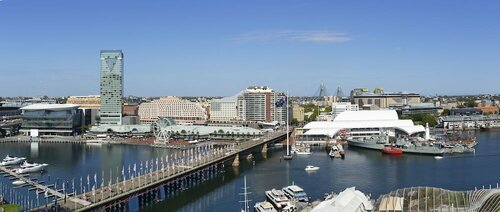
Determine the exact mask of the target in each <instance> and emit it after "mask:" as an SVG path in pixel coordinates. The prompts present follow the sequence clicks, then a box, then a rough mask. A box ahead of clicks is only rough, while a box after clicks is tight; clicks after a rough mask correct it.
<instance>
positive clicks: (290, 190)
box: [283, 185, 309, 202]
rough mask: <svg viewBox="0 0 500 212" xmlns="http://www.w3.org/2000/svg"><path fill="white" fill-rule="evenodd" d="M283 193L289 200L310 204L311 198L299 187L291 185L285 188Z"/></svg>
mask: <svg viewBox="0 0 500 212" xmlns="http://www.w3.org/2000/svg"><path fill="white" fill-rule="evenodd" d="M283 192H284V193H285V196H287V197H288V198H289V199H292V200H297V201H299V202H309V197H308V196H307V194H306V192H305V191H304V189H302V188H301V187H299V186H297V185H290V186H287V187H284V188H283Z"/></svg>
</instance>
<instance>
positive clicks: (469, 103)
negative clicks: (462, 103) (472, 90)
mask: <svg viewBox="0 0 500 212" xmlns="http://www.w3.org/2000/svg"><path fill="white" fill-rule="evenodd" d="M466 105H467V107H475V106H476V102H475V101H474V100H467V104H466Z"/></svg>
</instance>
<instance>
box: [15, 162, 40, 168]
mask: <svg viewBox="0 0 500 212" xmlns="http://www.w3.org/2000/svg"><path fill="white" fill-rule="evenodd" d="M34 165H36V163H29V162H28V161H24V162H23V163H22V164H21V165H20V166H19V167H21V168H27V167H32V166H34Z"/></svg>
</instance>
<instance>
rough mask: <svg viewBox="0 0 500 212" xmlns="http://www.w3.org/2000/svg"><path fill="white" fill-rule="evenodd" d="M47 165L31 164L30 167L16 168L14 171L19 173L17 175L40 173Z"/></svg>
mask: <svg viewBox="0 0 500 212" xmlns="http://www.w3.org/2000/svg"><path fill="white" fill-rule="evenodd" d="M48 165H49V164H46V163H43V164H38V163H35V164H33V165H32V166H29V167H25V168H18V169H16V172H17V173H19V174H24V173H33V172H41V171H43V170H44V169H45V167H46V166H48Z"/></svg>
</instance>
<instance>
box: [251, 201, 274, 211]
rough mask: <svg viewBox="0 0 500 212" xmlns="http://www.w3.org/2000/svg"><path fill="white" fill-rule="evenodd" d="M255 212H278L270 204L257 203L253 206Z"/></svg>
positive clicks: (265, 202)
mask: <svg viewBox="0 0 500 212" xmlns="http://www.w3.org/2000/svg"><path fill="white" fill-rule="evenodd" d="M253 208H254V209H255V212H278V211H277V210H276V209H275V208H274V206H273V204H271V203H270V202H267V201H264V202H258V203H257V204H255V205H254V206H253Z"/></svg>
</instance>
